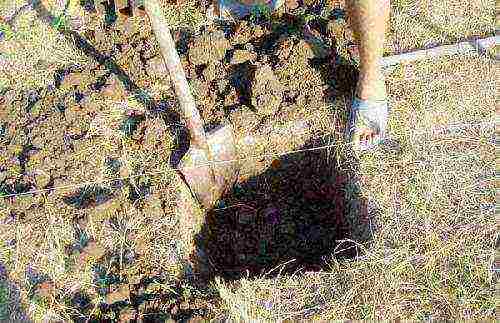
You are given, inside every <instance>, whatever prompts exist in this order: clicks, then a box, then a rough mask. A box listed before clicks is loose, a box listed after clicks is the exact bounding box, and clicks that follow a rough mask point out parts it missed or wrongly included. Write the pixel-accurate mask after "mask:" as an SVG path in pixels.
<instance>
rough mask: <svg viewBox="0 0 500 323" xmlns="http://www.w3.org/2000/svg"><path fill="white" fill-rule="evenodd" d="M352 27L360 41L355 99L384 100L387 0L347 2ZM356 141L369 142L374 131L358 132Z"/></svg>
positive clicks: (385, 95)
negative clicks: (382, 62)
mask: <svg viewBox="0 0 500 323" xmlns="http://www.w3.org/2000/svg"><path fill="white" fill-rule="evenodd" d="M347 10H348V15H349V16H350V17H351V27H352V29H353V31H354V34H355V36H356V38H358V41H359V55H360V66H359V68H360V70H359V80H358V84H357V87H356V96H357V97H358V98H359V99H361V100H363V101H376V100H385V99H386V97H387V93H386V88H385V81H384V77H383V75H382V71H381V68H380V65H379V62H380V59H381V58H382V54H383V50H384V41H385V31H386V27H387V24H388V20H389V12H390V2H389V0H348V1H347ZM357 135H358V136H356V139H355V140H368V141H372V140H374V139H377V136H378V133H376V131H374V129H370V128H366V127H365V128H363V129H360V130H359V132H358V134H357Z"/></svg>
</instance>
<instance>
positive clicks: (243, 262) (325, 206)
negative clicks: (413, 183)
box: [194, 141, 369, 280]
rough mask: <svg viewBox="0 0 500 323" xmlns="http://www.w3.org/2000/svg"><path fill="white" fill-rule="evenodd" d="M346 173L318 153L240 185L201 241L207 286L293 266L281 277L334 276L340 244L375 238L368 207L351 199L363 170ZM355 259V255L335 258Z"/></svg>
mask: <svg viewBox="0 0 500 323" xmlns="http://www.w3.org/2000/svg"><path fill="white" fill-rule="evenodd" d="M321 144H322V143H321V142H318V141H316V142H309V143H308V144H306V145H305V146H304V147H302V149H307V148H313V147H318V146H319V145H321ZM323 144H324V141H323ZM343 168H344V167H342V165H339V164H337V163H336V162H335V160H334V158H330V157H329V156H328V152H327V151H325V150H313V151H308V152H301V153H296V154H293V155H288V156H285V157H282V158H280V159H275V160H274V161H273V162H272V166H271V168H270V169H268V170H267V171H266V172H264V173H263V174H261V175H259V176H256V177H252V178H250V179H249V180H247V181H245V182H243V183H240V184H237V185H236V186H235V187H234V189H233V190H232V192H230V193H229V194H227V195H226V196H224V197H223V198H222V199H221V201H220V203H219V206H218V207H217V208H215V209H213V210H211V211H209V212H208V215H207V218H206V223H205V225H204V227H203V229H202V230H201V232H200V234H199V235H198V236H197V239H196V241H197V242H196V243H197V248H198V251H197V255H195V256H194V257H195V258H196V257H198V258H197V259H194V262H195V264H196V265H195V266H198V270H199V271H200V272H201V275H202V276H203V275H205V276H204V279H207V280H209V279H210V278H212V277H213V276H215V275H217V276H222V277H224V278H225V279H237V278H240V277H241V276H245V277H246V274H247V271H248V273H249V274H250V276H251V277H252V276H256V275H260V274H265V273H267V272H268V271H270V270H271V269H273V268H275V267H276V266H278V265H281V264H283V263H286V262H289V261H292V260H293V261H292V262H290V263H288V264H287V265H286V266H284V267H283V270H282V271H281V273H292V272H295V271H297V270H299V269H303V270H306V271H317V270H321V269H328V263H327V261H328V260H329V259H331V257H332V254H333V252H334V250H335V247H336V246H337V241H338V240H342V239H346V238H352V237H354V236H356V237H359V236H360V235H361V236H362V235H364V237H365V238H368V235H366V234H360V233H361V232H365V233H366V232H368V231H369V228H368V221H367V218H366V212H363V211H366V203H365V201H364V200H363V199H362V198H361V197H360V196H358V195H357V193H356V192H355V193H354V195H353V194H351V195H349V196H347V195H346V185H347V182H348V181H349V180H350V179H352V176H353V170H354V169H355V168H356V165H353V164H352V163H351V164H350V165H349V167H348V168H349V169H350V171H347V170H345V169H343ZM353 205H356V209H354V207H353ZM360 211H361V212H360ZM352 217H356V218H355V219H353V218H352ZM355 223H356V224H355ZM360 223H361V225H360ZM355 225H356V226H355ZM355 255H356V250H355V249H354V248H352V249H349V250H347V251H344V252H342V253H339V254H336V255H335V256H336V257H353V256H355ZM279 272H280V270H275V271H274V272H273V273H271V274H270V275H269V276H271V277H272V276H274V275H276V274H278V273H279Z"/></svg>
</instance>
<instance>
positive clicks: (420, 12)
mask: <svg viewBox="0 0 500 323" xmlns="http://www.w3.org/2000/svg"><path fill="white" fill-rule="evenodd" d="M391 4H392V11H391V27H390V29H391V32H390V35H389V38H388V45H387V51H388V52H390V53H397V52H401V51H408V50H411V49H415V48H423V47H426V46H436V45H438V44H450V43H453V42H456V41H458V40H460V39H464V38H469V37H485V36H491V35H493V34H494V30H495V29H494V26H495V4H494V2H493V1H487V0H475V1H455V0H445V1H432V0H400V1H391Z"/></svg>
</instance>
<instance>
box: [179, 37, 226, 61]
mask: <svg viewBox="0 0 500 323" xmlns="http://www.w3.org/2000/svg"><path fill="white" fill-rule="evenodd" d="M228 49H229V41H228V40H227V39H226V37H225V36H224V32H223V31H222V30H216V31H213V32H208V31H206V32H204V33H203V34H201V35H200V36H198V37H196V38H194V39H193V41H192V42H191V45H190V47H189V62H190V63H191V64H194V65H195V66H198V65H210V64H214V63H217V62H220V61H221V60H222V59H223V58H224V56H225V55H226V51H227V50H228Z"/></svg>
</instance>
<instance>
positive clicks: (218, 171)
mask: <svg viewBox="0 0 500 323" xmlns="http://www.w3.org/2000/svg"><path fill="white" fill-rule="evenodd" d="M145 9H146V13H147V15H148V16H149V19H150V21H151V26H152V29H153V33H154V35H155V37H156V39H157V41H158V43H159V45H160V51H161V54H162V56H163V59H164V60H165V64H166V66H167V69H168V72H169V74H170V78H171V80H172V83H173V85H174V90H175V94H176V96H177V98H178V100H179V107H180V110H181V111H180V113H181V118H182V119H183V120H184V121H185V122H186V127H187V130H188V133H189V137H190V147H189V150H188V151H187V152H186V154H185V155H184V156H183V157H182V159H181V161H180V164H179V168H178V169H179V172H180V173H181V176H182V177H183V179H184V181H185V182H186V184H187V185H188V187H189V189H190V190H191V193H192V194H193V196H194V197H195V198H196V199H197V200H198V202H199V203H200V204H201V205H203V206H204V207H205V208H207V209H208V208H212V207H213V206H214V205H215V203H216V202H217V200H218V199H219V198H220V197H221V196H222V194H224V192H225V191H226V189H227V188H228V187H231V186H232V185H233V184H234V183H235V181H236V179H237V170H238V168H239V166H238V164H237V163H236V162H234V161H233V160H234V159H235V156H236V151H235V142H234V134H233V129H232V127H231V126H230V125H224V126H221V127H219V128H218V129H216V130H214V131H212V132H210V133H206V132H205V130H204V128H203V120H202V119H201V117H200V114H199V112H198V110H197V109H196V104H195V101H194V98H193V96H192V94H191V92H190V90H189V85H188V82H187V80H186V75H185V73H184V69H183V68H182V65H181V62H180V59H179V55H178V54H177V51H176V48H175V42H174V40H173V38H172V35H171V34H170V28H169V26H168V23H167V21H166V19H165V18H164V16H163V14H162V11H161V7H160V5H159V3H158V1H157V0H145Z"/></svg>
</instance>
